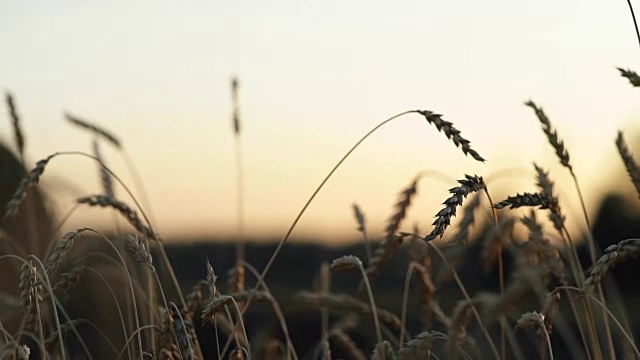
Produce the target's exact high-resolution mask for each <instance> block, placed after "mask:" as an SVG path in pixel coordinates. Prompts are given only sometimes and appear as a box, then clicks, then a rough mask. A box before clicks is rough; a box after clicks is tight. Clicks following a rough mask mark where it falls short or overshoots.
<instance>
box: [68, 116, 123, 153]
mask: <svg viewBox="0 0 640 360" xmlns="http://www.w3.org/2000/svg"><path fill="white" fill-rule="evenodd" d="M64 116H65V118H66V119H67V120H68V121H69V122H70V123H72V124H74V125H76V126H78V127H80V128H83V129H85V130H89V131H91V132H93V133H94V134H96V135H99V136H101V137H103V138H105V139H106V140H108V141H109V142H110V143H112V144H113V145H114V146H115V147H117V148H121V143H120V140H118V138H117V137H116V136H114V135H113V134H112V133H111V132H109V131H107V130H105V129H103V128H101V127H99V126H97V125H94V124H92V123H90V122H88V121H86V120H83V119H80V118H78V117H76V116H73V115H71V114H69V113H65V114H64Z"/></svg>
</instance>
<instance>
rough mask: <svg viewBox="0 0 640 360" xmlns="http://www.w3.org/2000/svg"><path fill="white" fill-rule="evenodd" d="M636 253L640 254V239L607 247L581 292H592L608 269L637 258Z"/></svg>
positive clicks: (623, 241) (628, 240) (627, 240)
mask: <svg viewBox="0 0 640 360" xmlns="http://www.w3.org/2000/svg"><path fill="white" fill-rule="evenodd" d="M638 253H640V239H626V240H622V241H620V242H619V243H617V244H614V245H611V246H609V247H607V248H606V249H605V250H604V254H602V256H601V257H600V259H598V261H597V262H596V263H595V265H594V266H593V269H592V270H591V273H589V277H588V278H587V279H586V280H585V281H584V285H583V286H582V291H583V292H585V293H587V292H590V291H591V290H593V289H594V288H595V287H596V285H597V284H598V283H600V280H601V279H602V277H603V276H604V275H605V274H606V273H607V271H608V270H609V269H610V268H612V267H614V266H616V265H617V264H618V263H620V262H622V261H625V260H628V259H629V258H632V257H635V256H637V255H638Z"/></svg>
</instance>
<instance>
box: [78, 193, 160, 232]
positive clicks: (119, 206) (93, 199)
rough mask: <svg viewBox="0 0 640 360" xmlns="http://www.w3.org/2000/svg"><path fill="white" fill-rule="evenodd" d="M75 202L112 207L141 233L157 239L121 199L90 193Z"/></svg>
mask: <svg viewBox="0 0 640 360" xmlns="http://www.w3.org/2000/svg"><path fill="white" fill-rule="evenodd" d="M76 202H77V203H78V204H86V205H89V206H100V207H111V208H114V209H116V210H118V212H120V214H122V215H123V216H124V217H126V218H127V221H129V223H130V224H131V225H132V226H133V227H134V228H135V229H136V230H138V231H139V232H140V233H141V234H142V235H144V236H145V237H147V238H149V239H152V240H156V241H158V240H159V239H158V237H157V235H156V234H154V233H153V231H151V229H150V228H149V227H148V226H147V225H145V224H144V223H143V222H142V220H140V217H139V216H138V213H137V212H136V211H135V210H133V209H131V208H130V207H129V205H127V204H125V203H123V202H121V201H118V200H116V199H114V198H112V197H110V196H106V195H92V196H86V197H82V198H79V199H76Z"/></svg>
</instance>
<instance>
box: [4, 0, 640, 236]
mask: <svg viewBox="0 0 640 360" xmlns="http://www.w3.org/2000/svg"><path fill="white" fill-rule="evenodd" d="M638 8H639V9H640V3H639V4H638ZM616 66H619V67H624V68H631V69H635V70H637V71H640V47H639V46H638V43H637V39H636V36H635V33H634V30H633V23H632V20H631V16H630V14H629V10H628V7H627V4H626V2H625V1H613V2H612V1H574V0H571V1H568V0H562V1H557V0H537V1H507V0H497V1H496V0H488V1H482V2H477V1H456V2H447V1H394V2H390V1H384V2H383V1H333V0H326V1H316V2H309V1H293V0H290V1H242V0H240V1H227V2H222V1H191V2H188V1H184V2H178V1H135V2H131V1H112V2H104V1H86V0H83V1H66V0H62V1H56V2H43V1H30V0H20V1H18V0H5V1H3V2H2V4H1V5H0V88H1V89H2V90H3V91H11V92H12V93H13V94H14V96H15V100H16V103H17V106H18V110H19V112H20V114H21V116H22V121H23V128H24V132H25V134H26V140H27V158H28V160H29V162H30V164H31V165H33V164H35V162H36V161H37V160H39V159H41V158H44V157H46V156H47V155H49V154H50V153H53V152H56V151H66V150H80V151H86V152H90V151H91V143H92V136H90V135H89V134H88V133H86V132H84V131H82V130H80V129H78V128H75V127H73V126H71V125H70V124H69V123H67V122H66V121H65V120H64V117H63V114H64V112H69V113H71V114H74V115H77V116H78V117H81V118H85V119H87V120H89V121H92V122H94V123H95V124H98V125H100V126H102V127H104V128H106V129H108V130H110V131H112V132H113V133H114V134H116V135H117V136H119V137H120V138H121V139H122V142H123V143H124V147H125V149H126V153H127V154H128V155H129V156H130V157H131V158H132V159H133V161H134V162H135V163H136V164H137V166H138V171H139V172H140V174H141V176H142V178H143V181H144V184H145V186H146V188H147V192H148V195H149V199H150V202H151V209H150V213H152V215H153V216H152V217H153V219H154V225H155V227H156V228H157V230H158V232H159V233H160V234H161V235H163V236H164V237H165V238H168V239H179V238H187V237H197V238H214V237H215V238H231V237H232V236H233V234H234V233H235V208H236V201H235V168H234V164H235V158H234V138H233V131H232V123H231V109H232V108H231V93H230V80H231V78H232V77H234V76H237V77H238V78H239V80H240V89H239V90H240V93H239V97H240V99H239V100H240V116H241V122H242V148H243V151H244V166H245V167H244V170H245V184H246V226H247V233H248V236H249V237H250V238H271V239H275V238H279V237H281V236H282V235H283V234H284V233H285V232H286V230H287V228H288V226H289V225H290V224H291V222H292V221H293V219H294V218H295V216H296V214H297V212H298V211H299V210H300V209H301V207H302V206H303V205H304V203H305V202H306V200H307V199H308V197H309V196H310V195H311V194H312V192H313V191H314V189H315V188H316V186H317V185H318V184H319V183H320V181H321V180H322V179H323V177H324V176H325V175H326V174H327V173H328V171H329V170H330V169H331V168H332V167H333V165H334V164H335V163H336V162H337V161H338V160H339V159H340V157H341V156H342V155H343V154H344V153H345V152H346V151H347V150H348V149H349V148H350V147H351V146H352V145H353V144H354V143H355V142H356V141H357V140H358V139H359V138H360V137H361V136H362V135H364V134H365V133H366V132H367V131H369V130H370V129H371V128H373V127H374V126H375V125H377V124H378V123H380V122H381V121H383V120H384V119H386V118H388V117H390V116H392V115H394V114H397V113H400V112H403V111H405V110H412V109H428V110H432V111H435V112H438V113H442V114H444V119H446V120H448V121H451V122H453V123H454V125H455V126H456V127H457V128H458V129H460V130H461V131H462V135H463V136H464V137H466V138H467V139H469V140H471V144H472V147H473V148H474V149H476V150H477V151H478V152H479V153H480V154H481V155H482V156H484V157H485V158H486V159H487V162H486V163H485V164H481V163H477V162H475V161H474V160H473V159H471V158H467V157H465V156H464V155H463V154H462V152H461V151H460V150H459V149H456V148H455V147H454V146H453V144H451V143H450V142H449V141H448V140H447V139H446V138H445V137H444V135H443V134H441V133H438V132H437V130H436V129H435V128H434V127H433V126H431V125H429V124H427V123H426V122H425V121H424V119H423V118H421V117H420V116H419V115H415V114H413V115H407V116H404V117H401V118H399V119H397V120H396V121H394V122H392V123H390V124H388V125H386V126H385V127H383V128H382V129H380V131H379V132H377V133H375V134H374V135H373V136H372V137H370V138H369V139H368V140H367V141H366V142H365V143H364V144H363V145H362V146H361V147H360V148H359V149H358V150H357V151H356V152H355V153H354V154H353V156H352V157H351V158H349V159H348V160H347V161H346V162H345V163H344V164H343V167H342V168H340V169H339V170H338V171H337V172H336V174H335V176H334V177H333V178H332V179H331V180H330V181H329V182H328V183H327V185H326V187H325V188H324V189H323V191H322V192H320V194H319V195H318V197H317V198H316V200H315V201H314V202H313V203H312V205H311V207H310V208H309V210H308V212H307V213H306V214H305V215H304V217H303V218H302V220H301V222H300V224H299V226H298V228H297V229H296V231H295V232H294V237H296V238H298V239H312V240H317V241H322V242H324V243H336V242H337V241H340V240H342V239H356V238H358V234H357V232H356V231H355V223H354V220H353V214H352V210H351V205H352V204H353V203H354V202H357V203H358V204H359V205H360V206H361V207H362V209H363V211H364V212H365V214H366V216H367V219H368V223H369V232H370V235H371V236H374V237H375V236H378V235H380V234H382V229H383V228H384V226H385V220H386V218H387V217H389V215H390V214H391V213H392V211H393V204H394V203H395V201H396V199H397V193H398V192H400V191H401V190H402V189H403V188H404V187H406V186H407V185H408V184H409V183H410V182H411V181H412V179H413V177H414V176H415V175H416V174H417V173H419V172H421V171H429V172H428V174H430V175H429V176H427V177H426V178H424V179H423V180H421V182H420V184H419V188H418V199H417V201H416V204H415V206H414V207H413V208H412V209H411V211H410V213H409V215H408V219H407V221H406V223H405V226H404V227H403V229H405V230H408V229H411V228H412V227H413V225H414V224H417V225H419V226H420V228H421V229H422V231H423V232H424V233H427V232H428V231H430V224H431V222H432V221H433V215H434V214H435V213H436V212H437V211H438V209H439V208H440V203H441V202H442V201H443V200H444V199H445V198H446V197H447V196H448V195H447V189H448V188H450V187H452V186H454V185H455V179H460V178H462V177H463V176H464V174H465V173H469V174H478V175H482V176H484V177H485V178H486V179H487V180H488V183H489V189H490V191H491V192H492V194H493V197H494V200H496V201H497V200H500V199H501V198H503V197H504V196H506V195H509V194H514V193H515V192H518V191H519V192H522V191H535V185H534V180H533V166H532V162H534V161H535V162H537V163H539V164H541V165H543V166H544V167H545V168H547V169H549V170H551V176H552V178H554V179H556V180H557V181H558V188H559V191H560V192H561V201H562V202H563V204H564V206H565V209H566V211H567V212H569V213H570V216H569V217H570V219H572V220H576V223H575V224H577V225H575V226H583V224H584V221H583V218H582V217H581V216H580V212H579V211H578V210H579V203H578V202H577V197H576V195H575V190H574V188H573V187H572V184H571V182H570V181H569V180H570V178H569V175H568V173H567V171H565V169H563V168H561V167H559V166H558V164H557V159H556V158H555V157H554V153H553V150H552V149H551V148H550V147H549V145H548V144H547V142H546V138H545V137H544V134H543V133H542V131H541V130H540V126H539V124H538V122H537V120H536V118H535V116H534V115H533V113H532V111H531V110H530V109H529V108H527V107H526V106H524V105H523V103H524V101H526V100H528V99H533V100H534V101H536V102H537V103H538V104H539V105H540V106H542V107H543V108H544V109H545V111H546V112H547V114H548V115H549V117H550V118H551V121H552V122H553V123H554V125H555V126H556V128H557V130H558V133H559V135H560V138H562V139H563V140H564V141H565V143H566V146H567V147H568V149H569V152H570V155H571V161H572V164H573V166H574V168H575V172H576V174H577V176H578V178H579V179H580V181H581V186H582V188H583V191H584V193H585V194H586V196H587V197H586V200H587V203H588V205H589V206H590V211H591V213H592V215H593V212H594V211H595V207H596V206H597V205H598V201H599V200H600V198H601V196H602V192H603V191H605V190H609V189H610V188H612V187H613V186H616V183H615V181H616V180H622V181H623V183H624V184H625V186H627V185H626V183H627V182H624V180H626V178H625V177H624V176H625V173H624V169H623V167H622V163H621V161H620V160H619V157H618V156H617V152H616V149H615V144H614V140H615V137H616V132H617V130H618V129H623V130H624V131H625V132H626V134H627V140H628V141H629V143H630V145H631V148H632V149H635V150H636V152H637V153H638V154H640V138H638V136H637V134H638V131H639V130H640V127H639V126H638V125H637V124H638V122H637V120H638V118H639V117H640V90H638V89H634V88H632V87H631V86H630V85H629V84H628V82H627V81H626V80H625V79H623V78H621V77H620V76H619V74H618V71H617V70H616V68H615V67H616ZM0 114H2V115H1V116H2V118H4V119H5V120H4V121H3V122H0V139H1V140H2V141H3V142H4V143H5V144H10V145H12V144H13V137H12V134H13V130H12V129H11V125H10V121H9V117H8V114H7V111H6V108H5V106H4V104H3V105H2V111H1V112H0ZM102 145H103V154H104V155H105V157H106V160H107V163H108V165H109V166H110V167H112V168H113V169H114V171H115V172H116V173H117V174H120V175H121V176H122V178H123V180H124V181H125V182H127V184H129V185H131V186H133V183H132V178H131V176H130V174H129V172H128V171H127V168H126V167H125V166H124V161H123V158H122V157H121V156H120V154H119V153H118V152H117V151H115V149H113V148H112V147H110V146H109V145H108V144H107V143H103V144H102ZM42 184H43V186H45V187H46V188H47V189H49V190H50V191H51V197H52V198H53V199H54V200H55V202H56V204H57V206H58V208H59V211H60V214H62V213H63V212H64V211H66V210H68V209H69V208H70V206H71V204H72V202H73V199H74V198H75V197H77V196H84V195H90V194H94V193H97V192H99V191H100V184H99V179H98V176H97V168H96V165H95V164H94V163H92V162H91V161H90V160H87V159H84V158H81V157H61V158H59V159H56V160H54V161H53V162H52V163H51V164H50V167H49V168H47V171H46V172H45V174H44V177H43V182H42ZM625 189H626V188H625ZM625 191H626V190H625ZM117 195H118V197H119V198H121V199H123V200H124V201H126V202H128V203H130V202H131V201H130V199H129V198H127V197H126V194H125V193H124V191H122V190H121V189H118V191H117ZM112 222H113V217H112V216H110V215H109V214H108V213H107V212H105V211H104V210H102V211H86V209H83V211H80V212H78V213H76V214H75V215H74V216H73V217H72V219H71V221H70V222H69V223H68V224H67V225H66V226H68V227H74V226H85V225H86V226H95V227H98V226H105V225H104V224H107V225H106V226H109V225H108V224H110V223H112ZM574 228H575V227H574ZM575 229H579V228H575ZM575 231H578V230H575Z"/></svg>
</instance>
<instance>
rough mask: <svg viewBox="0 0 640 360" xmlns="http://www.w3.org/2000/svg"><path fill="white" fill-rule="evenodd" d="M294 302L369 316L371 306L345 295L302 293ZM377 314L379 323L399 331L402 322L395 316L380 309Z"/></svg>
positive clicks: (297, 295)
mask: <svg viewBox="0 0 640 360" xmlns="http://www.w3.org/2000/svg"><path fill="white" fill-rule="evenodd" d="M295 300H296V301H297V303H298V304H300V305H306V306H313V307H317V308H321V307H327V308H330V309H336V310H338V309H341V310H351V311H357V312H359V313H362V314H371V306H370V305H369V304H367V303H365V302H363V301H360V300H358V299H356V298H354V297H353V296H350V295H347V294H319V293H312V292H306V291H303V292H299V293H297V294H296V295H295ZM377 312H378V318H379V319H380V321H382V322H383V323H385V324H387V325H388V326H391V327H392V328H394V329H396V330H400V328H401V327H402V322H401V321H400V319H399V318H398V317H397V316H396V315H394V314H393V313H391V312H389V311H387V310H385V309H381V308H377Z"/></svg>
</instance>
